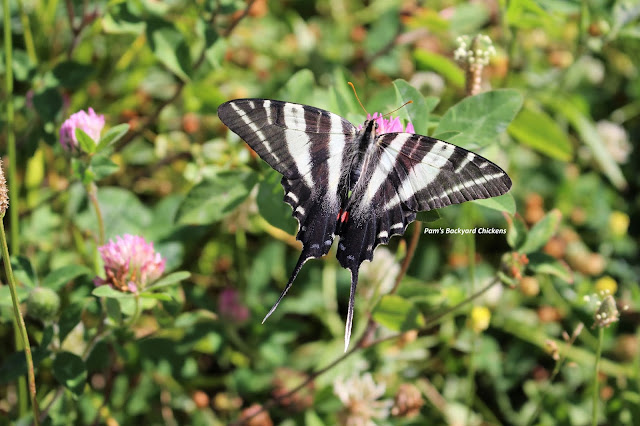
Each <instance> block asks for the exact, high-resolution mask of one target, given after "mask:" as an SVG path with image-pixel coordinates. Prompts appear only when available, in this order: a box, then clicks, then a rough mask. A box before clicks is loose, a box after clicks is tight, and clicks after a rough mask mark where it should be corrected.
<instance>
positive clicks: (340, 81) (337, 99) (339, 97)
mask: <svg viewBox="0 0 640 426" xmlns="http://www.w3.org/2000/svg"><path fill="white" fill-rule="evenodd" d="M329 96H330V104H329V105H330V107H331V110H332V111H333V112H335V113H336V114H338V115H340V116H342V117H348V116H349V114H350V113H352V112H353V111H362V109H361V108H360V105H359V104H358V100H357V99H356V97H355V95H354V94H353V90H352V89H351V86H349V84H348V78H347V76H346V75H345V70H344V69H342V68H335V69H334V70H333V73H331V90H330V91H329Z"/></svg>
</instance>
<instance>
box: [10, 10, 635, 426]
mask: <svg viewBox="0 0 640 426" xmlns="http://www.w3.org/2000/svg"><path fill="white" fill-rule="evenodd" d="M1 10H2V17H1V19H0V21H2V23H3V24H2V25H3V48H2V59H3V60H2V61H1V62H0V74H1V75H2V76H3V78H2V81H3V84H2V88H1V89H0V90H1V91H2V105H3V112H2V121H0V128H1V130H2V136H1V137H0V144H1V147H2V148H1V149H2V151H1V152H2V155H3V162H4V166H5V173H7V177H8V179H9V184H10V188H9V189H10V193H9V196H10V199H11V205H10V212H9V213H8V214H7V217H6V218H5V225H6V229H7V233H8V234H9V247H10V251H11V257H12V264H13V268H14V272H15V273H16V277H17V280H18V287H19V288H18V294H19V296H20V298H21V301H25V300H26V299H27V297H28V295H29V294H30V292H31V291H32V289H33V288H35V287H48V288H50V289H52V290H53V291H54V292H55V293H56V294H58V296H59V297H60V300H61V307H60V309H59V311H58V312H57V313H56V315H55V316H54V318H53V319H47V320H45V321H42V320H41V319H39V318H37V316H34V315H29V312H26V309H23V312H25V314H26V323H27V330H28V332H29V336H30V341H31V344H32V347H33V352H34V363H35V364H36V384H37V386H38V389H37V392H38V393H37V396H38V401H39V404H40V409H41V410H42V411H43V416H42V417H43V418H46V419H45V420H44V423H45V424H73V423H75V424H105V423H106V424H110V425H113V424H140V423H144V424H227V423H229V422H233V421H238V420H239V419H245V420H244V421H245V422H246V423H247V424H252V425H269V424H280V425H293V424H310V425H320V424H337V423H340V424H370V423H367V422H369V421H373V422H375V424H402V425H410V424H416V425H417V424H568V425H583V424H589V423H592V421H594V420H595V421H596V423H600V424H634V419H637V418H640V389H639V384H640V376H639V367H640V355H639V353H640V350H639V344H638V338H639V337H640V336H639V334H638V331H637V329H638V320H639V318H640V316H639V315H638V307H639V306H640V293H639V291H638V276H639V274H640V264H639V262H638V243H639V240H638V234H639V232H638V220H637V219H638V215H639V213H640V202H639V199H638V197H637V190H638V185H639V184H640V177H639V175H638V173H637V164H638V150H637V146H638V144H637V140H638V137H639V134H640V79H638V72H639V69H638V66H639V65H640V64H639V62H638V58H639V57H640V20H639V17H640V6H638V4H637V2H635V1H630V0H620V1H602V0H596V1H589V2H587V1H582V2H580V1H568V0H567V1H564V0H561V1H550V0H510V1H491V0H487V1H474V2H461V1H430V2H420V1H410V0H408V1H399V0H398V1H388V0H370V1H357V0H328V1H320V0H317V1H303V0H298V1H293V0H291V1H271V2H268V1H266V0H255V1H250V2H246V1H241V0H219V1H208V0H200V1H180V0H174V1H164V2H157V1H151V0H139V1H129V2H123V1H108V2H106V1H98V2H83V1H79V0H77V1H73V0H68V1H64V2H60V1H55V0H50V1H46V0H43V1H29V2H26V1H7V0H5V1H4V2H3V7H2V9H1ZM477 34H485V35H487V36H489V37H490V39H491V40H492V42H493V46H494V48H495V50H496V54H495V55H494V56H493V57H492V58H491V61H490V62H489V64H488V65H487V66H485V67H484V68H483V69H482V70H481V73H480V74H479V75H480V76H481V85H480V87H481V91H482V92H484V93H482V94H480V95H478V96H475V97H472V98H468V97H467V94H468V93H467V91H466V90H465V81H466V78H467V76H466V75H465V63H463V62H460V61H456V60H455V59H454V52H455V51H456V49H457V48H458V47H459V40H458V38H459V37H460V36H465V35H467V36H469V37H471V38H472V37H474V36H476V35H477ZM8 35H10V36H11V37H10V38H9V37H8ZM9 51H10V52H9ZM9 54H10V55H11V62H10V64H9V65H8V64H7V59H8V55H9ZM9 66H10V68H11V72H12V79H11V80H10V81H8V80H7V74H8V71H9V70H8V67H9ZM347 81H351V82H353V83H354V84H355V86H356V88H357V91H358V94H359V96H360V99H361V100H362V103H363V105H364V106H365V108H366V109H367V110H368V111H369V112H370V113H373V112H382V113H386V112H389V111H392V110H393V109H395V108H397V107H399V106H400V105H402V103H403V102H404V101H406V100H413V102H414V103H413V104H410V105H408V106H406V107H404V108H403V109H402V110H400V111H398V112H396V113H394V115H399V116H400V117H401V118H403V119H404V120H410V121H411V122H412V123H413V125H414V126H415V127H416V131H417V132H420V133H423V134H429V135H433V134H438V129H439V128H440V130H441V131H442V130H443V129H454V131H453V132H450V133H448V135H449V136H451V137H452V139H451V140H452V142H454V143H456V140H455V138H456V137H457V138H459V140H461V141H462V142H461V144H463V145H464V146H465V147H467V148H470V149H473V150H475V151H476V152H478V153H480V154H481V155H483V156H485V157H487V158H489V159H491V160H492V161H494V162H496V163H497V164H499V165H500V166H501V167H503V168H504V169H505V170H506V171H507V172H508V173H509V175H510V176H511V178H512V180H513V189H512V191H511V192H510V194H511V195H509V196H508V197H506V198H503V199H501V201H500V202H499V203H497V204H490V205H486V204H483V203H466V204H464V205H462V206H450V207H447V208H444V209H441V210H439V211H438V214H437V215H432V216H429V217H428V218H427V219H428V220H429V221H428V222H423V223H422V224H421V226H415V227H414V225H412V226H410V227H409V228H408V231H407V234H406V235H405V236H404V237H402V238H394V239H393V240H392V241H391V243H390V244H389V246H388V247H381V248H378V250H377V251H376V257H375V258H374V261H373V262H372V263H368V262H365V264H364V265H363V269H362V272H361V279H360V286H359V289H358V294H357V297H356V318H355V323H354V339H355V340H356V342H354V339H352V351H351V352H349V353H348V356H347V357H346V358H344V359H340V360H339V362H337V363H336V364H334V365H331V366H330V368H328V369H327V370H326V371H325V370H321V369H323V368H324V367H326V366H328V365H329V364H330V363H331V362H332V361H333V360H336V359H339V358H340V357H341V356H342V354H343V349H342V345H343V336H344V317H345V315H346V306H347V299H348V286H349V273H348V272H347V271H346V270H343V269H342V268H340V267H339V265H338V263H337V261H336V260H335V257H334V255H333V252H331V253H330V254H329V255H328V256H326V257H325V258H323V259H322V260H313V261H310V262H309V263H307V265H305V267H304V268H303V270H302V272H301V274H300V276H299V277H298V279H297V281H296V283H295V285H294V287H292V289H291V291H290V292H289V294H288V295H287V297H286V298H285V299H284V301H283V303H282V304H281V305H280V307H279V308H278V310H277V311H276V312H275V314H274V315H273V316H272V317H271V318H270V319H269V320H268V321H267V322H266V323H265V324H261V321H262V318H263V317H264V315H265V314H266V312H267V311H268V309H269V308H270V307H271V305H272V304H273V302H275V300H276V299H277V296H278V295H279V293H280V291H281V290H282V288H283V286H284V284H286V281H287V278H288V276H289V273H290V271H291V269H292V268H293V266H294V265H295V260H296V259H297V257H298V255H299V252H300V247H299V246H298V245H297V242H296V241H295V236H294V235H295V230H296V222H295V220H294V219H293V218H292V217H291V209H290V208H289V206H287V205H286V204H285V203H284V202H282V196H283V192H282V188H281V187H280V184H279V180H280V177H279V175H277V173H275V172H274V171H273V170H271V169H270V168H269V167H268V166H267V165H266V164H265V163H264V162H262V161H261V160H260V159H259V158H257V157H256V155H255V153H253V152H251V151H250V149H249V148H248V147H247V146H246V144H245V143H244V142H242V141H241V140H239V139H238V138H237V137H236V136H235V135H234V134H232V133H230V132H229V131H228V130H227V129H226V128H225V127H224V126H223V125H222V123H221V122H220V121H219V119H218V118H217V114H216V111H217V107H218V105H220V104H221V103H222V102H225V101H227V100H229V99H233V98H239V97H257V98H272V99H280V100H285V101H291V102H300V103H305V104H309V105H313V106H316V107H319V108H323V109H328V110H331V111H333V112H335V113H338V114H340V115H342V116H344V117H345V118H347V119H349V120H350V121H352V122H353V123H355V124H359V123H361V122H363V121H364V119H365V114H364V112H363V111H362V109H361V108H360V106H359V105H358V103H357V101H356V99H355V97H354V95H353V93H352V91H351V89H350V88H349V86H348V85H347V84H346V83H347ZM9 82H12V83H13V85H12V86H13V87H11V84H7V83H9ZM503 101H504V102H503ZM9 105H11V106H12V107H13V110H14V117H13V118H12V119H11V118H10V117H9V114H8V111H9V109H10V107H9ZM89 107H92V108H93V109H94V110H95V111H96V112H97V113H99V114H104V115H105V118H106V123H107V128H110V127H111V128H112V127H114V126H116V125H118V124H121V123H127V124H128V125H129V126H130V128H129V131H128V132H127V133H126V135H124V137H123V138H122V139H120V140H118V141H117V142H116V143H115V144H113V145H112V146H110V147H109V149H108V150H107V151H104V152H101V153H100V154H96V155H95V156H85V157H84V159H85V160H87V158H89V157H91V160H90V163H87V164H88V168H87V169H86V170H84V169H82V168H81V167H80V166H78V164H80V162H81V161H82V160H80V159H79V157H77V156H76V158H71V157H72V156H70V155H69V154H68V153H66V152H65V151H64V150H63V149H62V147H61V146H60V144H59V137H58V131H59V128H60V125H61V124H62V122H64V120H66V119H67V118H68V117H69V115H70V114H72V113H74V112H76V111H79V110H86V109H88V108H89ZM516 114H517V115H516ZM514 116H515V118H514ZM489 118H490V119H491V120H494V121H490V120H489ZM487 122H488V123H489V124H487ZM440 126H441V127H440ZM483 126H484V127H483ZM478 128H480V129H481V130H478ZM11 131H13V133H14V134H15V144H16V145H15V151H14V152H11V151H10V148H9V145H10V143H8V141H9V140H10V137H9V136H8V135H9V133H10V132H11ZM456 131H457V132H460V133H456ZM441 133H442V135H441V137H442V138H445V137H444V136H445V135H446V133H445V132H444V131H442V132H441ZM477 135H482V136H483V137H484V139H482V138H479V137H478V136H477ZM465 136H466V137H465ZM445 139H446V138H445ZM9 169H12V170H9ZM87 173H88V174H87ZM14 175H15V176H14ZM92 182H93V183H95V185H97V199H98V201H99V208H100V211H101V213H102V216H103V218H104V231H105V237H106V240H110V239H113V238H114V237H116V236H119V235H123V234H125V233H129V234H134V235H141V236H144V237H145V238H146V239H147V240H148V241H152V242H153V243H154V246H155V248H156V249H157V250H158V251H159V252H160V253H161V254H162V256H163V257H165V258H166V259H167V272H172V271H188V272H190V274H191V275H190V277H189V278H187V279H184V280H183V281H181V282H180V283H179V284H176V285H173V286H168V287H164V288H162V289H161V291H159V292H157V293H154V294H155V296H154V297H153V298H147V299H144V302H143V304H142V308H143V310H142V313H141V316H140V318H139V319H138V320H137V321H136V322H135V323H134V324H128V323H127V321H126V318H128V317H130V316H131V305H127V303H130V300H131V299H127V300H129V302H127V301H125V299H109V298H108V297H107V298H105V297H102V298H99V297H96V296H95V295H92V291H93V290H94V284H93V282H92V280H93V278H94V277H95V275H96V273H99V272H100V271H101V267H100V263H99V260H98V255H97V252H96V249H97V246H99V245H101V244H104V243H105V242H106V241H102V242H100V241H99V238H98V237H97V235H98V234H99V232H98V226H99V225H98V222H97V220H96V213H95V208H94V207H95V206H93V205H92V203H91V199H90V196H89V195H88V194H89V192H88V191H87V188H88V187H89V186H90V183H92ZM11 185H13V186H11ZM425 227H427V228H433V229H440V228H443V229H446V228H474V227H485V228H498V229H507V230H508V233H507V235H476V236H468V235H467V236H460V235H447V234H439V233H434V234H431V233H424V231H423V228H425ZM414 234H416V235H417V237H415V238H414V240H415V241H417V246H415V252H414V246H413V245H412V236H413V235H414ZM407 253H413V260H412V261H411V262H410V263H409V264H408V270H407V271H406V274H403V273H401V272H400V270H401V267H402V264H403V260H404V259H405V255H406V254H407ZM398 274H401V275H400V277H401V278H402V280H401V282H400V285H399V287H398V290H397V291H396V292H395V293H394V294H388V293H389V291H390V288H391V287H392V286H393V283H394V280H395V279H396V277H397V276H398ZM496 279H499V280H500V284H497V285H493V286H492V287H491V288H490V289H489V291H488V292H486V293H484V294H483V295H482V296H480V297H477V298H474V299H473V301H472V303H471V304H467V305H463V306H458V305H459V304H460V303H461V302H463V301H464V300H465V299H466V298H468V297H469V296H471V295H472V294H473V293H474V292H475V291H478V290H480V289H482V288H483V287H484V286H486V285H487V284H489V283H491V282H495V281H496ZM5 282H6V280H5V279H4V274H3V284H4V283H5ZM602 290H609V291H610V292H611V295H612V296H613V298H614V301H615V303H614V306H617V307H618V310H619V311H620V319H619V321H613V324H611V325H610V326H609V327H606V328H601V327H600V326H598V323H601V322H602V321H597V320H596V311H597V310H598V307H599V305H598V300H602V299H603V298H604V296H603V295H602V294H601V293H599V292H600V291H602ZM587 299H588V300H587ZM107 300H111V302H108V301H107ZM472 306H474V307H473V308H472ZM449 308H455V309H453V310H452V312H450V313H448V314H447V315H445V316H443V317H439V316H438V314H439V313H442V312H444V311H446V310H447V309H449ZM12 319H13V311H12V309H11V299H10V297H9V290H8V288H7V286H6V285H2V286H0V341H1V342H2V344H1V345H0V413H2V414H4V416H0V423H9V422H17V424H29V423H30V421H31V420H32V418H30V416H31V412H30V411H29V409H28V399H25V397H24V396H25V395H24V394H23V392H24V391H21V389H20V388H21V386H24V385H21V384H20V380H19V379H18V377H19V376H21V375H24V374H25V372H26V366H25V362H24V356H23V354H22V352H17V351H16V349H15V339H14V328H13V325H12ZM579 324H584V329H582V331H581V333H580V334H579V335H577V336H574V337H575V339H573V338H572V334H573V333H574V330H576V328H579ZM365 329H366V330H368V331H369V333H367V334H366V335H365V337H364V338H363V339H362V340H361V336H362V335H363V333H364V332H365ZM601 330H602V331H601ZM565 332H566V333H567V334H568V336H566V337H563V333H565ZM392 336H395V337H394V338H388V337H392ZM387 338H388V339H387ZM94 345H95V346H94ZM87 348H88V349H87ZM599 351H602V360H601V361H600V363H599V366H598V368H596V366H595V363H596V358H597V356H596V355H597V353H599ZM314 372H321V373H322V374H320V375H318V376H317V377H316V376H315V375H314ZM369 374H370V376H369ZM309 378H312V379H314V380H312V381H310V382H309V386H306V387H305V388H303V389H301V390H299V391H296V392H294V393H293V394H291V395H289V396H287V397H286V398H282V396H283V395H284V394H286V393H287V392H289V391H291V390H293V389H294V388H295V387H296V386H297V385H298V384H300V383H302V382H304V381H305V380H307V379H309ZM349 380H351V381H349ZM374 383H375V384H376V385H377V386H374ZM403 398H404V399H403ZM407 401H408V402H407ZM594 403H595V404H596V408H597V412H596V413H595V414H594V410H593V405H594ZM255 404H258V405H259V406H256V405H255ZM251 407H253V408H251ZM260 407H264V408H266V410H265V411H263V412H262V413H260V414H258V415H256V416H254V417H252V418H248V417H249V415H250V414H251V413H252V412H257V410H258V409H259V408H260ZM252 410H253V411H252ZM636 421H637V420H636ZM358 422H360V423H358ZM596 423H592V424H596Z"/></svg>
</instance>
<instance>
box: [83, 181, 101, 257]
mask: <svg viewBox="0 0 640 426" xmlns="http://www.w3.org/2000/svg"><path fill="white" fill-rule="evenodd" d="M87 194H88V195H89V200H90V201H91V204H93V208H94V209H95V211H96V219H98V246H102V245H104V220H103V219H102V211H101V210H100V203H99V202H98V187H97V186H96V184H95V183H93V182H91V183H90V184H88V185H87Z"/></svg>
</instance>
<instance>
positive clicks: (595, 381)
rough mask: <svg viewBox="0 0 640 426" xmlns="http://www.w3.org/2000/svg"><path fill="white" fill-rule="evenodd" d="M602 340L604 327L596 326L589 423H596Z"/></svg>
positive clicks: (593, 424)
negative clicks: (591, 403)
mask: <svg viewBox="0 0 640 426" xmlns="http://www.w3.org/2000/svg"><path fill="white" fill-rule="evenodd" d="M603 340H604V328H603V327H598V348H597V349H596V363H595V367H594V371H593V407H592V411H591V425H592V426H597V424H598V402H599V400H600V392H599V386H598V370H599V369H600V358H601V356H602V341H603Z"/></svg>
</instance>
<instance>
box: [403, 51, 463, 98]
mask: <svg viewBox="0 0 640 426" xmlns="http://www.w3.org/2000/svg"><path fill="white" fill-rule="evenodd" d="M413 56H414V58H415V60H416V64H417V67H418V69H420V70H428V71H434V72H436V73H438V74H440V75H441V76H442V77H444V78H445V79H446V80H448V81H449V83H451V84H453V85H454V86H455V87H458V88H461V87H464V72H463V71H462V70H461V69H460V67H459V66H458V65H457V64H456V63H455V62H453V61H452V60H451V59H449V58H447V57H446V56H444V55H440V54H438V53H434V52H430V51H428V50H424V49H420V48H418V49H416V50H415V52H414V53H413Z"/></svg>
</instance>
